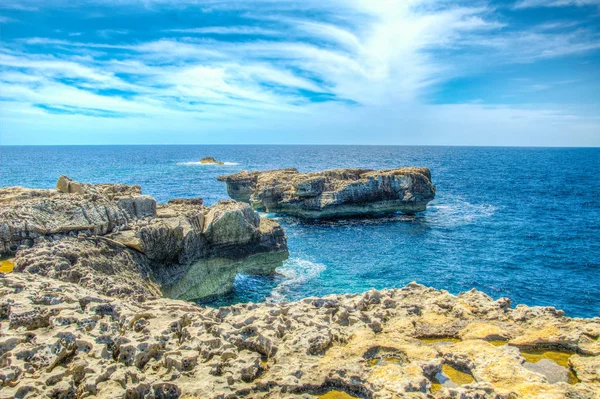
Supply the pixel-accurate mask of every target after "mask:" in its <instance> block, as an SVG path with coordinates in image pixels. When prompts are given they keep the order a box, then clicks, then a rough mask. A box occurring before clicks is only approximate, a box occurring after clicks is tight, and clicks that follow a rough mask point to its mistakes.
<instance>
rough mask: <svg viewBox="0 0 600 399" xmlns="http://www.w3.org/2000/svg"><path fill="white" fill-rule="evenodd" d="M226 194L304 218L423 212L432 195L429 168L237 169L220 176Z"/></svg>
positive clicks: (260, 207) (263, 208) (261, 206)
mask: <svg viewBox="0 0 600 399" xmlns="http://www.w3.org/2000/svg"><path fill="white" fill-rule="evenodd" d="M218 179H219V180H220V181H223V182H225V183H226V184H227V192H228V193H229V196H230V197H231V198H233V199H235V200H237V201H244V202H248V203H250V205H251V206H252V207H253V208H255V209H258V210H262V211H266V212H277V213H284V214H288V215H293V216H298V217H304V218H332V217H347V216H364V215H373V214H379V213H387V212H404V213H408V214H413V213H416V212H422V211H424V210H425V209H426V206H427V204H428V203H429V202H430V201H431V200H433V198H434V196H435V186H434V185H432V184H431V172H430V171H429V169H427V168H399V169H388V170H379V171H375V170H370V169H335V170H326V171H324V172H314V173H300V172H298V170H296V169H280V170H270V171H266V172H247V171H244V172H240V173H236V174H234V175H228V176H221V177H219V178H218Z"/></svg>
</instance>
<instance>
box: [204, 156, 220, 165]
mask: <svg viewBox="0 0 600 399" xmlns="http://www.w3.org/2000/svg"><path fill="white" fill-rule="evenodd" d="M200 163H203V164H214V165H223V162H219V161H217V160H216V159H214V158H213V157H206V158H202V159H201V160H200Z"/></svg>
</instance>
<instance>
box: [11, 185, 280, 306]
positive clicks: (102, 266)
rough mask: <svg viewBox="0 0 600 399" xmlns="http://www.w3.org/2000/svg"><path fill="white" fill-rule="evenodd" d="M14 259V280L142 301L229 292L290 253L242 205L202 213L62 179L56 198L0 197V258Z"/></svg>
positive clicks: (191, 206) (30, 193) (18, 192)
mask: <svg viewBox="0 0 600 399" xmlns="http://www.w3.org/2000/svg"><path fill="white" fill-rule="evenodd" d="M15 253H16V255H15V271H16V272H26V273H36V274H41V275H44V276H49V277H53V278H57V279H59V280H63V281H68V282H74V283H78V284H81V285H83V286H86V287H90V288H94V289H96V290H98V291H99V292H102V293H105V294H106V295H110V296H117V297H126V296H127V297H133V298H135V299H138V300H145V299H151V298H157V297H160V296H161V289H162V290H163V291H164V290H165V289H166V286H169V290H168V291H169V292H177V293H178V294H177V295H178V297H182V298H183V297H185V298H187V299H196V298H203V297H210V296H213V295H215V294H217V293H224V292H227V291H228V290H229V289H230V288H231V286H232V284H233V280H234V278H235V275H236V274H237V273H239V272H241V271H246V272H249V273H250V272H253V271H256V272H257V273H260V274H268V273H273V271H274V269H275V268H276V267H277V266H279V265H281V262H282V261H283V260H284V259H286V258H287V253H288V252H287V243H286V237H285V234H284V232H283V230H282V229H281V227H280V226H279V224H278V223H277V222H275V221H272V220H267V219H261V218H260V217H259V216H258V214H257V213H256V212H255V211H254V210H253V209H252V208H251V207H250V206H249V205H247V204H244V203H239V202H236V201H222V202H220V203H218V204H216V205H214V206H212V207H205V206H203V205H202V200H201V199H200V198H192V199H176V200H172V201H170V202H169V203H168V204H159V205H157V204H156V201H155V200H154V199H153V198H152V197H149V196H145V195H142V194H141V188H140V187H139V186H126V185H122V184H114V185H113V184H101V185H91V184H82V183H79V182H76V181H73V180H71V179H69V178H68V177H66V176H61V178H60V179H59V181H58V184H57V190H33V189H26V188H22V187H8V188H3V189H0V254H6V255H8V254H10V255H12V254H15ZM256 255H262V257H261V259H262V261H261V265H262V266H261V268H257V267H256V261H255V260H254V258H256ZM250 258H252V259H251V260H250ZM246 260H249V261H246ZM215 261H216V263H215ZM216 264H218V267H217V268H216V270H213V269H212V268H211V265H216ZM192 270H195V272H194V273H193V275H194V279H193V280H192V279H190V277H189V274H190V272H191V271H192ZM185 276H188V277H187V279H186V281H185V287H186V288H187V290H182V289H180V288H178V284H179V280H180V279H183V278H184V277H185ZM216 281H218V282H219V284H216V283H215V282H216Z"/></svg>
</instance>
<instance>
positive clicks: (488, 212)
mask: <svg viewBox="0 0 600 399" xmlns="http://www.w3.org/2000/svg"><path fill="white" fill-rule="evenodd" d="M497 210H498V207H497V206H495V205H492V204H485V203H484V204H472V203H470V202H468V201H465V200H463V199H460V198H447V199H446V200H445V201H444V202H442V203H439V204H438V203H432V204H430V205H429V206H428V218H429V219H434V220H436V221H438V222H441V223H450V224H456V223H472V222H474V221H475V220H477V219H480V218H487V217H491V216H493V215H494V214H495V213H496V211H497Z"/></svg>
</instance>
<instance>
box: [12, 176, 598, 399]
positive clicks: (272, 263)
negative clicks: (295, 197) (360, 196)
mask: <svg viewBox="0 0 600 399" xmlns="http://www.w3.org/2000/svg"><path fill="white" fill-rule="evenodd" d="M336 173H339V172H336ZM424 173H425V171H422V172H419V173H417V174H419V175H421V176H423V177H427V176H425V174H424ZM292 174H293V173H292ZM423 181H424V182H425V180H423ZM427 181H429V179H427ZM361 184H362V183H361ZM424 184H425V183H424ZM429 184H430V183H429ZM432 190H433V191H434V189H433V188H432ZM249 195H250V196H252V195H254V194H250V193H249ZM0 250H1V254H2V255H4V256H11V257H14V259H12V260H11V262H14V265H15V267H14V271H13V272H12V273H0V399H8V398H19V399H26V398H61V399H62V398H65V399H66V398H78V399H79V398H99V399H100V398H107V399H108V398H127V399H179V398H186V399H191V398H210V399H234V398H265V399H266V398H288V399H310V398H322V399H334V398H338V399H339V398H342V399H348V398H362V399H394V398H412V399H415V398H418V399H421V398H422V399H432V398H433V399H442V398H444V399H445V398H454V399H456V398H461V399H515V398H534V399H562V398H570V399H594V398H598V397H600V341H599V338H600V318H588V319H578V318H570V317H566V316H565V315H564V314H563V312H562V311H560V310H556V309H555V308H552V307H527V306H522V305H518V306H516V307H514V308H513V307H511V303H510V300H509V299H507V298H500V299H497V300H494V299H492V298H491V297H489V296H488V295H486V294H484V293H482V292H480V291H476V290H471V291H468V292H464V293H461V294H458V295H452V294H450V293H449V292H447V291H444V290H436V289H433V288H428V287H425V286H422V285H419V284H417V283H410V284H408V285H407V286H405V287H404V288H399V289H392V290H380V291H376V290H372V291H368V292H366V293H363V294H347V295H329V296H326V297H323V298H305V299H303V300H300V301H298V302H292V303H269V302H265V303H260V304H253V303H246V304H238V305H232V306H227V307H221V308H209V307H203V306H199V305H196V304H194V303H192V302H186V301H183V300H180V299H191V298H202V297H210V296H211V295H220V294H222V293H224V292H226V291H227V290H228V289H230V287H231V284H232V282H233V278H234V277H235V275H236V274H237V273H239V272H242V271H243V272H245V273H256V274H268V273H273V272H274V270H275V267H276V266H277V265H279V264H281V262H282V260H283V259H285V258H286V257H287V254H288V252H287V243H286V237H285V234H284V232H283V230H282V229H281V227H280V226H279V225H278V224H277V222H276V221H273V220H269V219H264V218H260V217H259V215H258V214H257V213H256V212H255V211H254V210H253V209H252V208H251V207H250V206H249V205H248V204H245V203H240V202H236V201H222V202H219V203H218V204H215V205H213V206H211V207H206V206H204V205H203V203H202V200H201V199H199V198H193V199H174V200H171V201H169V203H167V204H157V203H156V201H155V200H154V199H153V198H152V197H149V196H146V195H143V194H142V192H141V188H140V187H139V186H127V185H120V184H103V185H91V184H82V183H79V182H76V181H73V180H71V179H69V178H67V177H66V176H62V177H61V178H60V179H59V181H58V184H57V189H56V190H34V189H26V188H22V187H6V188H2V189H0ZM174 298H179V299H174Z"/></svg>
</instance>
